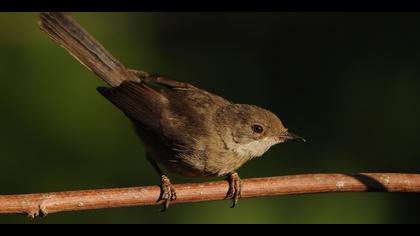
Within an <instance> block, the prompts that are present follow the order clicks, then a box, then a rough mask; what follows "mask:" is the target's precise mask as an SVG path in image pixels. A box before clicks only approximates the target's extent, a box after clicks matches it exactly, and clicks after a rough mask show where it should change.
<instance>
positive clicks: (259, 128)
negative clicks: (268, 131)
mask: <svg viewBox="0 0 420 236" xmlns="http://www.w3.org/2000/svg"><path fill="white" fill-rule="evenodd" d="M251 128H252V131H254V133H257V134H260V133H262V132H263V131H264V128H263V127H262V126H261V125H252V126H251Z"/></svg>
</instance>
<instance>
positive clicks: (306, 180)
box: [0, 173, 420, 218]
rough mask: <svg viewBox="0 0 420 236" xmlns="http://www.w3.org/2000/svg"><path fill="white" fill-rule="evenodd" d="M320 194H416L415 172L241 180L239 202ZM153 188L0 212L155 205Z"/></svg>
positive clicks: (190, 189) (195, 196)
mask: <svg viewBox="0 0 420 236" xmlns="http://www.w3.org/2000/svg"><path fill="white" fill-rule="evenodd" d="M174 187H175V189H176V192H177V200H175V201H173V202H172V203H186V202H203V201H216V200H223V199H225V196H226V193H227V191H228V188H229V186H228V183H227V182H226V181H217V182H208V183H190V184H177V185H174ZM324 192H420V174H396V173H365V174H306V175H293V176H280V177H269V178H254V179H244V180H242V198H253V197H264V196H280V195H292V194H307V193H324ZM159 194H160V187H159V186H146V187H132V188H115V189H98V190H83V191H69V192H55V193H41V194H23V195H3V196H1V195H0V214H12V213H18V214H27V215H28V216H30V217H32V218H33V217H35V216H38V215H44V216H45V215H47V214H50V213H57V212H65V211H80V210H88V209H100V208H115V207H128V206H144V205H156V204H160V202H157V199H158V198H159Z"/></svg>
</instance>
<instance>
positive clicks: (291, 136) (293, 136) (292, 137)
mask: <svg viewBox="0 0 420 236" xmlns="http://www.w3.org/2000/svg"><path fill="white" fill-rule="evenodd" d="M281 138H282V139H283V140H284V141H295V142H299V143H306V139H304V138H302V137H300V136H299V135H297V134H294V133H292V132H286V133H283V134H282V135H281Z"/></svg>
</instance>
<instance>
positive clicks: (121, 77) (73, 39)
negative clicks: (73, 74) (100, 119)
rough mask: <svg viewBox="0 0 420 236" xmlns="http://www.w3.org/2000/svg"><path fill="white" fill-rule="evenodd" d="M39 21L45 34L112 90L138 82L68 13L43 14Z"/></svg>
mask: <svg viewBox="0 0 420 236" xmlns="http://www.w3.org/2000/svg"><path fill="white" fill-rule="evenodd" d="M39 18H40V21H39V27H40V28H41V30H42V31H44V32H45V33H47V34H48V36H49V37H50V38H52V39H53V40H54V41H55V42H56V43H58V44H59V45H60V46H62V47H63V48H64V49H66V50H67V51H68V52H69V53H70V54H71V55H72V56H73V57H75V58H76V59H77V60H78V61H79V62H81V63H82V64H83V65H85V66H86V67H87V68H89V69H90V70H92V71H93V72H94V73H95V74H97V75H98V76H99V77H100V78H101V79H103V80H104V81H105V82H106V83H108V84H109V85H111V86H112V87H116V86H119V85H120V84H121V83H122V82H123V81H125V80H133V81H137V80H138V79H137V78H136V76H135V75H134V74H133V73H131V72H129V71H128V70H127V69H126V68H125V67H124V65H123V64H121V63H120V62H119V61H118V60H117V59H115V58H114V57H113V56H112V55H111V54H110V53H109V52H108V51H107V50H106V49H105V48H104V47H103V46H102V45H101V44H100V43H99V42H98V41H96V40H95V39H94V38H93V37H92V36H91V35H90V34H89V33H88V32H86V30H84V29H83V28H82V27H81V26H80V25H79V24H78V23H77V22H76V21H74V20H73V19H72V18H71V17H70V16H69V15H68V14H66V13H62V12H44V13H41V14H40V17H39Z"/></svg>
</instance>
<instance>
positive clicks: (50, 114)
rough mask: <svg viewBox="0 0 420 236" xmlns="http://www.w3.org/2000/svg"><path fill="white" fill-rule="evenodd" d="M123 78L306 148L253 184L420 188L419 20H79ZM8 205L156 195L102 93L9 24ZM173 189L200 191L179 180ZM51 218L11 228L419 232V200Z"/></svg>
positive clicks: (38, 36) (4, 188) (0, 176)
mask: <svg viewBox="0 0 420 236" xmlns="http://www.w3.org/2000/svg"><path fill="white" fill-rule="evenodd" d="M74 16H75V18H76V19H77V20H78V21H79V22H80V23H81V24H82V25H83V26H84V27H85V28H86V29H87V30H88V31H89V32H91V33H92V34H93V35H94V36H95V37H96V38H97V39H98V40H99V41H100V42H102V43H103V45H104V46H105V47H106V48H108V49H109V50H110V52H111V53H112V54H113V55H114V56H115V57H117V58H119V59H120V60H121V61H122V62H123V63H124V64H125V65H127V67H131V68H137V69H143V70H146V71H149V72H158V73H162V74H166V75H170V76H171V77H172V78H174V79H177V80H181V81H186V82H190V83H192V84H194V85H196V86H198V87H201V88H205V89H207V90H209V91H212V92H214V93H216V94H219V95H221V96H223V97H226V98H228V99H230V100H232V101H234V102H240V103H251V104H256V105H259V106H261V107H264V108H267V109H270V110H272V111H273V112H275V113H277V114H278V115H279V116H280V117H281V118H282V120H283V122H284V123H285V124H286V126H287V127H288V128H289V129H290V130H292V131H294V132H296V133H298V134H300V135H301V136H303V137H305V138H306V139H307V140H308V141H309V142H308V143H307V144H297V143H288V144H282V145H277V146H275V147H273V148H271V149H270V151H269V152H268V153H266V154H265V155H264V156H263V157H262V158H260V159H257V160H254V161H251V162H249V163H248V164H246V165H245V166H244V167H242V168H241V169H240V171H239V173H240V175H241V177H242V178H250V177H263V176H277V175H288V174H301V173H333V172H407V173H415V172H420V165H419V164H420V159H419V153H420V145H419V143H418V133H419V131H420V129H419V128H420V127H419V121H420V106H419V101H420V78H419V77H420V67H419V63H420V47H419V46H420V28H419V27H418V25H420V14H414V13H405V14H397V13H265V14H257V13H75V14H74ZM0 22H1V24H0V35H1V37H0V77H1V79H0V81H1V87H0V88H1V92H0V194H19V193H32V192H34V193H35V192H50V191H64V190H79V189H95V188H112V187H129V186H141V185H156V184H158V183H159V178H158V176H157V175H156V173H154V171H153V169H152V167H151V166H150V165H149V164H148V163H147V161H146V160H145V159H144V155H143V148H142V145H141V144H140V142H139V140H138V139H137V137H136V136H135V134H134V132H133V131H132V129H131V124H130V122H129V121H128V119H127V118H125V117H124V116H123V115H122V113H120V111H118V110H117V109H116V108H114V107H113V105H112V104H110V103H109V102H108V101H107V100H105V99H104V98H103V97H102V96H101V95H100V94H99V93H97V92H96V91H95V88H96V87H97V86H101V85H103V83H102V81H101V80H100V79H98V78H97V77H96V76H95V75H94V74H93V73H91V72H89V71H88V70H86V69H85V68H84V67H83V66H81V65H80V64H79V63H78V62H77V61H76V60H74V59H73V58H72V57H71V56H69V54H67V53H66V52H65V51H64V50H63V49H61V48H60V47H58V46H57V45H56V44H55V43H53V42H52V41H51V40H50V39H49V38H48V37H47V36H46V35H45V34H44V33H42V32H40V31H39V30H38V27H37V23H36V22H37V15H36V14H35V13H2V14H0ZM170 176H171V177H172V181H173V182H174V183H182V182H191V181H200V180H191V179H186V178H182V177H179V176H174V175H170ZM230 204H231V203H230V202H227V201H219V202H210V203H189V204H176V205H173V206H171V207H170V209H169V211H167V212H165V213H161V212H159V209H160V207H158V206H150V207H132V208H122V209H105V210H93V211H84V212H72V213H59V214H52V215H49V216H48V217H46V218H37V219H35V220H33V221H30V220H28V219H27V218H26V217H24V216H18V215H1V216H0V223H415V222H417V223H419V222H420V218H419V217H418V212H419V210H420V205H419V195H418V194H390V193H334V194H331V193H328V194H314V195H301V196H286V197H272V198H258V199H243V200H241V201H240V202H239V205H238V206H237V207H236V208H235V209H230V208H229V206H230Z"/></svg>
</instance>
